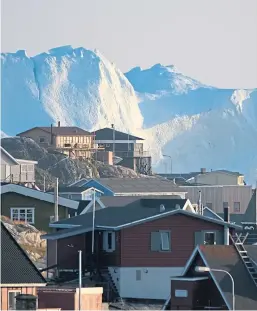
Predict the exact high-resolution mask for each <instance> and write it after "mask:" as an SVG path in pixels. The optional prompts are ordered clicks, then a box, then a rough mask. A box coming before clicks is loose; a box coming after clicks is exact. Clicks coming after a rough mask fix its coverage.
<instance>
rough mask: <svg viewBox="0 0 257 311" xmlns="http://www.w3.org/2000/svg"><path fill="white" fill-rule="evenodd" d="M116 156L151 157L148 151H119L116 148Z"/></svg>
mask: <svg viewBox="0 0 257 311" xmlns="http://www.w3.org/2000/svg"><path fill="white" fill-rule="evenodd" d="M115 156H117V157H121V158H132V157H145V158H146V157H150V156H151V155H150V153H149V152H148V151H118V150H115Z"/></svg>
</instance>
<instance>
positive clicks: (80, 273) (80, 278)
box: [79, 250, 82, 310]
mask: <svg viewBox="0 0 257 311" xmlns="http://www.w3.org/2000/svg"><path fill="white" fill-rule="evenodd" d="M81 287H82V251H81V250H79V310H81Z"/></svg>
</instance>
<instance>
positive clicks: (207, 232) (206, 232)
mask: <svg viewBox="0 0 257 311" xmlns="http://www.w3.org/2000/svg"><path fill="white" fill-rule="evenodd" d="M210 233H213V234H214V244H211V245H216V238H217V237H216V232H214V231H205V232H204V244H205V235H206V234H210Z"/></svg>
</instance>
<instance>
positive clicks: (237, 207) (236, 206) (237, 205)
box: [234, 202, 240, 213]
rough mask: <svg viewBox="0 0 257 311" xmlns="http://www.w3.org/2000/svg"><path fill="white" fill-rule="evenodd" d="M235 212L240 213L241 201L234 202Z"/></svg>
mask: <svg viewBox="0 0 257 311" xmlns="http://www.w3.org/2000/svg"><path fill="white" fill-rule="evenodd" d="M234 212H235V213H240V202H234Z"/></svg>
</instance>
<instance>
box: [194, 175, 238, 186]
mask: <svg viewBox="0 0 257 311" xmlns="http://www.w3.org/2000/svg"><path fill="white" fill-rule="evenodd" d="M194 180H195V182H196V183H199V184H205V185H221V186H223V185H224V186H225V185H228V186H232V185H234V186H236V185H240V186H243V185H244V180H240V178H238V176H237V175H232V174H225V173H221V172H210V173H206V174H199V175H197V176H196V177H195V178H194Z"/></svg>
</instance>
